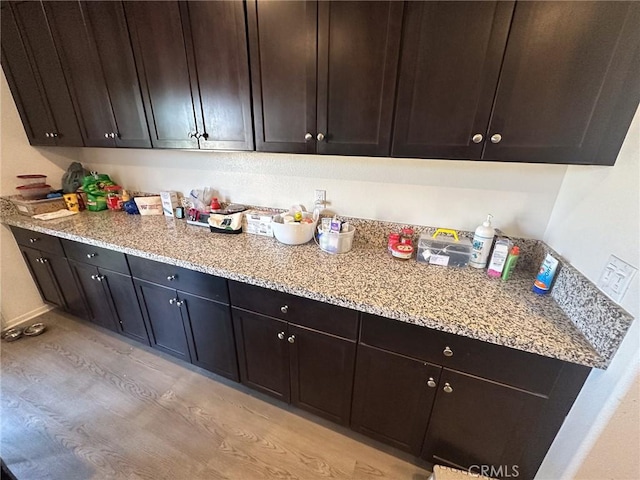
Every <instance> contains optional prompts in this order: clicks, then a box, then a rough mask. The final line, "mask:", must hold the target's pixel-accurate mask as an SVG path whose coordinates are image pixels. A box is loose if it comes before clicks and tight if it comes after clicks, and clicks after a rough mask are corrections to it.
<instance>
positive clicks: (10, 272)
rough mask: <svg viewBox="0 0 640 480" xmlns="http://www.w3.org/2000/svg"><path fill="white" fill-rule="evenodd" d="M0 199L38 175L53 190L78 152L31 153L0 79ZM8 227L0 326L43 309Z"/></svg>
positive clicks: (3, 237) (2, 254)
mask: <svg viewBox="0 0 640 480" xmlns="http://www.w3.org/2000/svg"><path fill="white" fill-rule="evenodd" d="M0 77H2V78H1V80H0V110H1V114H0V195H14V194H15V193H16V190H15V188H16V187H17V186H18V185H20V184H21V182H20V181H19V180H18V179H17V178H16V175H20V174H29V173H41V174H44V175H47V176H48V178H47V181H48V182H49V184H50V185H51V186H52V187H54V188H60V181H61V178H62V174H63V173H64V171H65V170H66V168H67V165H68V164H69V163H71V161H72V159H73V158H75V157H76V155H77V151H78V149H65V148H59V149H56V148H51V149H35V148H33V147H31V146H30V145H29V141H28V140H27V136H26V134H25V132H24V128H23V127H22V123H21V122H20V117H19V116H18V111H17V109H16V106H15V103H14V102H13V98H12V97H11V92H10V91H9V86H8V85H7V81H6V79H5V77H4V74H3V75H0ZM43 305H44V304H43V303H42V300H41V299H40V295H39V294H38V291H37V290H36V287H35V286H34V284H33V281H32V280H31V277H30V276H29V272H28V271H27V268H26V266H25V264H24V261H23V260H22V257H21V256H20V251H19V250H18V247H17V246H16V242H15V240H13V236H12V235H11V232H10V231H9V229H8V227H6V226H2V227H0V311H1V313H2V322H3V325H4V324H5V323H6V324H9V325H10V324H13V323H15V321H16V320H19V319H22V318H24V317H28V316H29V314H30V312H34V313H35V312H38V311H39V309H41V308H42V307H43Z"/></svg>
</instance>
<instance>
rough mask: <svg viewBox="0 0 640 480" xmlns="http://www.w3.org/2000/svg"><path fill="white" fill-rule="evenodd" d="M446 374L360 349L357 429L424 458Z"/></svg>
mask: <svg viewBox="0 0 640 480" xmlns="http://www.w3.org/2000/svg"><path fill="white" fill-rule="evenodd" d="M440 370H441V368H440V367H437V366H434V365H431V364H428V363H426V362H421V361H419V360H414V359H412V358H408V357H404V356H402V355H398V354H395V353H390V352H386V351H384V350H379V349H377V348H373V347H368V346H366V345H362V344H360V345H358V360H357V365H356V375H355V383H354V387H353V411H352V414H351V427H352V428H353V429H354V430H356V431H358V432H360V433H363V434H365V435H368V436H370V437H372V438H375V439H376V440H380V441H381V442H384V443H388V444H389V445H392V446H394V447H396V448H399V449H400V450H405V451H407V452H411V453H413V454H414V455H418V454H419V453H420V448H421V446H422V441H423V439H424V433H425V430H426V428H427V423H428V421H429V415H430V414H431V407H432V405H433V400H434V397H435V394H436V384H437V383H438V377H439V376H440ZM454 421H457V420H454Z"/></svg>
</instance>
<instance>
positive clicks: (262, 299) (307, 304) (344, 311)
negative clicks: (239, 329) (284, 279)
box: [229, 281, 358, 340]
mask: <svg viewBox="0 0 640 480" xmlns="http://www.w3.org/2000/svg"><path fill="white" fill-rule="evenodd" d="M229 294H230V296H231V303H232V304H233V305H234V306H236V307H240V308H244V309H247V310H252V311H254V312H258V313H261V314H263V315H268V316H270V317H275V318H280V319H282V320H286V321H288V322H291V323H295V324H297V325H302V326H304V327H308V328H313V329H314V330H319V331H321V332H326V333H331V334H333V335H337V336H340V337H344V338H347V339H351V340H355V339H356V338H357V336H358V312H357V311H355V310H349V309H348V308H342V307H337V306H335V305H329V304H327V303H322V302H318V301H315V300H310V299H308V298H302V297H297V296H295V295H290V294H288V293H283V292H277V291H275V290H269V289H268V288H262V287H256V286H254V285H248V284H246V283H240V282H233V281H230V282H229Z"/></svg>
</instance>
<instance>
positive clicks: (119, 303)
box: [98, 268, 149, 345]
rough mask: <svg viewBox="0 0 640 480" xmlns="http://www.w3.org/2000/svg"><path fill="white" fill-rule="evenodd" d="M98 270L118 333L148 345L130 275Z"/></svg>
mask: <svg viewBox="0 0 640 480" xmlns="http://www.w3.org/2000/svg"><path fill="white" fill-rule="evenodd" d="M98 272H99V275H101V278H102V284H103V286H104V288H105V290H106V293H107V295H108V300H109V303H110V306H111V310H112V312H113V315H114V317H115V321H116V323H117V324H118V325H119V329H118V330H119V331H120V333H122V334H123V335H126V336H127V337H130V338H132V339H134V340H137V341H139V342H142V343H145V344H147V345H149V336H148V335H147V329H146V327H145V325H144V320H143V319H142V312H141V310H140V305H139V303H138V297H137V296H136V289H135V286H134V285H133V280H132V279H131V277H130V276H128V275H122V274H120V273H116V272H112V271H110V270H105V269H102V268H99V269H98Z"/></svg>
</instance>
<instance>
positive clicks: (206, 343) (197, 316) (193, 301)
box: [179, 292, 239, 381]
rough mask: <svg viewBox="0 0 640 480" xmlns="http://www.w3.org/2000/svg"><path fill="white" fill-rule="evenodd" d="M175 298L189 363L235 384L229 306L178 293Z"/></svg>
mask: <svg viewBox="0 0 640 480" xmlns="http://www.w3.org/2000/svg"><path fill="white" fill-rule="evenodd" d="M179 298H180V301H181V307H180V308H181V311H182V314H183V317H186V322H185V323H186V325H187V326H188V328H187V340H188V341H189V344H190V347H191V361H192V362H193V363H194V364H195V365H198V366H200V367H202V368H206V369H207V370H209V371H211V372H214V373H217V374H219V375H222V376H225V377H228V378H231V379H232V380H235V381H238V380H239V377H238V361H237V359H236V349H235V342H234V338H233V325H232V322H231V311H230V309H229V306H228V305H224V304H222V303H218V302H214V301H211V300H208V299H206V298H202V297H197V296H195V295H190V294H187V293H184V292H179Z"/></svg>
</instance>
